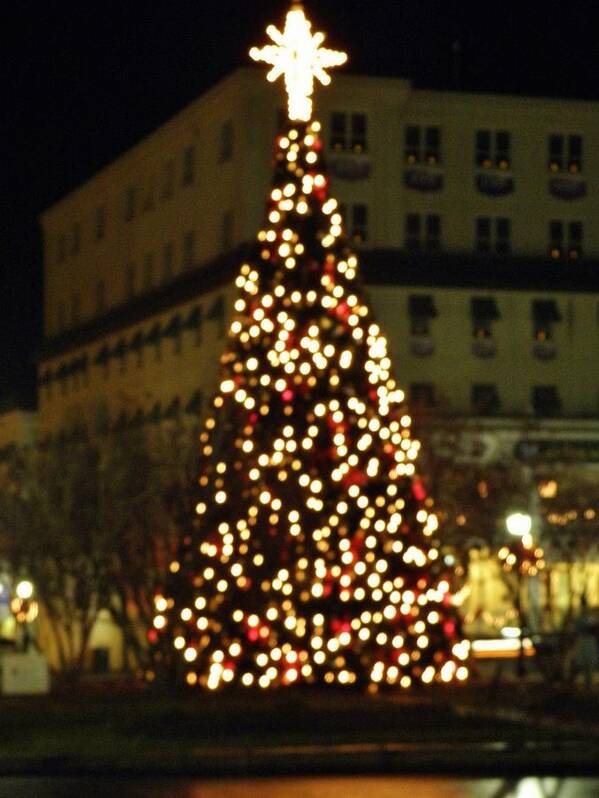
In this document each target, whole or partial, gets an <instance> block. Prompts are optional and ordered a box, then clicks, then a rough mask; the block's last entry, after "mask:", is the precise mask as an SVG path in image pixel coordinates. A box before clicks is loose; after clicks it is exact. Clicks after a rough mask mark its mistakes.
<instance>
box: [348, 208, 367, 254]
mask: <svg viewBox="0 0 599 798" xmlns="http://www.w3.org/2000/svg"><path fill="white" fill-rule="evenodd" d="M351 238H352V241H353V242H354V243H355V244H363V243H364V242H365V241H366V240H367V239H368V206H366V205H361V204H360V205H354V206H353V207H352V217H351Z"/></svg>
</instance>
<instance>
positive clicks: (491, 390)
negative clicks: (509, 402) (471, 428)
mask: <svg viewBox="0 0 599 798" xmlns="http://www.w3.org/2000/svg"><path fill="white" fill-rule="evenodd" d="M470 406H471V409H472V412H473V413H474V414H475V415H477V416H492V415H495V414H496V413H498V412H499V408H500V407H501V403H500V401H499V393H498V392H497V386H496V385H493V384H492V383H475V384H474V385H473V386H472V387H471V389H470Z"/></svg>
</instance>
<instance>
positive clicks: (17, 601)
mask: <svg viewBox="0 0 599 798" xmlns="http://www.w3.org/2000/svg"><path fill="white" fill-rule="evenodd" d="M33 594H34V587H33V583H32V582H30V581H29V579H22V580H21V581H20V582H18V583H17V584H16V586H15V598H13V600H12V601H11V603H10V608H11V610H12V613H13V615H14V616H15V621H16V622H17V624H18V625H19V626H20V627H21V629H22V640H21V647H22V649H23V651H24V652H27V650H28V649H29V643H30V642H31V635H30V628H29V625H30V624H32V623H33V622H34V621H35V619H36V618H37V616H38V612H39V606H38V603H37V601H35V599H34V598H33Z"/></svg>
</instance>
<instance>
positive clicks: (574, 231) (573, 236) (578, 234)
mask: <svg viewBox="0 0 599 798" xmlns="http://www.w3.org/2000/svg"><path fill="white" fill-rule="evenodd" d="M579 241H582V222H570V242H571V243H576V242H579Z"/></svg>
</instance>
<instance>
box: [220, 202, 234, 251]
mask: <svg viewBox="0 0 599 798" xmlns="http://www.w3.org/2000/svg"><path fill="white" fill-rule="evenodd" d="M232 246H233V211H226V212H225V213H224V214H223V219H222V224H221V231H220V248H221V252H228V251H229V250H230V249H231V247H232Z"/></svg>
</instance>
